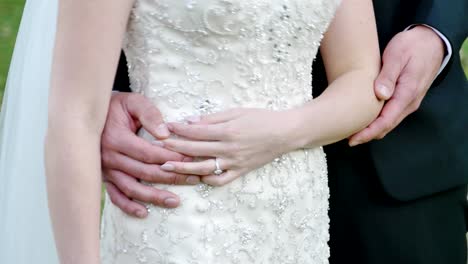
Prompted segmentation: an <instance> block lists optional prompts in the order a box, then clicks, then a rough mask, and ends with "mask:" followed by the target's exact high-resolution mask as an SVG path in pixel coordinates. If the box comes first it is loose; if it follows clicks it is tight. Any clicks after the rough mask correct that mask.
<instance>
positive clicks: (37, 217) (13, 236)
mask: <svg viewBox="0 0 468 264" xmlns="http://www.w3.org/2000/svg"><path fill="white" fill-rule="evenodd" d="M56 17H57V0H30V1H27V2H26V6H25V9H24V13H23V18H22V21H21V26H20V30H19V34H18V38H17V41H16V46H15V51H14V54H13V60H12V63H11V66H10V71H9V76H8V81H7V87H6V93H5V96H4V100H3V107H2V110H1V116H0V263H5V264H7V263H8V264H10V263H11V264H13V263H15V264H30V263H38V264H55V263H58V258H57V256H56V251H55V244H54V240H53V236H52V229H51V224H50V219H49V213H48V207H47V196H46V186H45V175H44V161H43V156H44V155H43V144H44V136H45V131H46V126H47V98H48V87H49V76H50V68H51V63H52V49H53V45H54V40H55V25H56Z"/></svg>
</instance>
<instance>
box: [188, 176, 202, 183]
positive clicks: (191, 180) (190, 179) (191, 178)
mask: <svg viewBox="0 0 468 264" xmlns="http://www.w3.org/2000/svg"><path fill="white" fill-rule="evenodd" d="M185 181H187V183H188V184H193V185H195V184H198V183H199V182H200V177H197V176H189V177H187V179H186V180H185Z"/></svg>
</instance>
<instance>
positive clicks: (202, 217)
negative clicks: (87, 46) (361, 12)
mask: <svg viewBox="0 0 468 264" xmlns="http://www.w3.org/2000/svg"><path fill="white" fill-rule="evenodd" d="M338 2H339V0H137V1H136V4H135V7H134V9H133V12H132V15H131V18H130V21H129V24H128V31H127V35H126V39H125V45H124V49H125V52H126V55H127V59H128V66H129V74H130V80H131V86H132V90H133V91H134V92H138V93H142V94H144V95H145V96H147V97H149V98H151V100H153V102H154V103H155V104H156V105H157V106H158V107H159V109H160V110H161V112H162V114H163V116H164V118H165V119H166V120H167V121H182V120H183V119H184V118H185V117H187V116H193V115H200V114H206V113H213V112H217V111H222V110H224V109H228V108H233V107H256V108H268V109H275V110H279V109H287V108H291V107H294V106H297V105H301V104H303V103H305V102H307V101H308V100H311V99H312V98H311V94H312V93H311V92H312V91H311V90H312V88H311V78H312V77H311V74H310V73H311V65H312V61H313V59H314V58H315V56H316V53H317V51H318V47H319V44H320V40H321V39H322V37H323V33H324V32H325V30H326V29H327V27H328V25H329V23H330V22H331V20H332V18H333V15H334V13H335V11H336V8H337V6H338V4H339V3H338ZM142 136H143V137H145V138H147V139H148V140H150V139H151V138H150V136H149V135H148V134H147V133H142ZM155 187H158V188H163V189H167V190H170V191H172V192H174V193H176V194H178V195H180V196H181V199H182V205H181V206H180V207H179V208H177V209H162V208H158V207H155V206H152V205H147V208H148V209H149V211H150V214H149V217H148V218H147V219H144V220H141V219H136V218H132V217H129V216H127V215H125V214H124V213H123V212H121V211H120V209H118V208H116V207H115V206H114V205H112V203H110V201H109V199H107V200H106V204H105V209H104V213H103V223H102V243H101V248H102V263H103V264H111V263H112V264H133V263H171V264H179V263H180V264H182V263H190V264H195V263H197V264H198V263H199V264H210V263H213V264H214V263H242V264H244V263H264V264H270V263H271V264H276V263H277V264H288V263H291V264H298V263H307V264H308V263H314V264H322V263H328V257H329V249H328V246H327V241H328V238H329V234H328V225H329V219H328V215H327V212H328V197H329V190H328V186H327V167H326V160H325V155H324V153H323V150H322V149H321V148H317V149H304V150H298V151H295V152H291V153H288V154H286V155H283V156H281V157H278V158H277V159H276V160H275V161H273V162H272V163H270V164H267V165H265V166H264V167H262V168H260V169H258V170H256V171H253V172H251V173H249V174H248V175H246V176H244V177H242V178H240V179H238V180H236V181H234V182H233V183H231V184H229V185H227V186H224V187H211V186H207V185H204V184H200V185H198V186H162V185H161V186H159V185H155Z"/></svg>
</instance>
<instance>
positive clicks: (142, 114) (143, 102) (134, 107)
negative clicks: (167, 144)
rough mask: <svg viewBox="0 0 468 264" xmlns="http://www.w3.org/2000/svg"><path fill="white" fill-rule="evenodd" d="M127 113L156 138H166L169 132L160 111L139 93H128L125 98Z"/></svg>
mask: <svg viewBox="0 0 468 264" xmlns="http://www.w3.org/2000/svg"><path fill="white" fill-rule="evenodd" d="M125 105H126V108H127V111H128V113H129V114H130V115H131V116H132V117H133V118H135V119H138V121H140V123H141V126H142V127H143V128H144V129H145V130H146V131H148V132H149V133H150V134H151V135H152V136H154V137H155V138H157V139H166V138H168V137H169V135H170V132H169V129H168V127H167V125H166V124H165V123H164V119H163V117H162V115H161V112H160V111H159V110H158V108H156V106H155V105H153V103H151V101H150V100H149V99H148V98H146V97H144V96H143V95H140V94H129V95H128V96H127V97H126V98H125Z"/></svg>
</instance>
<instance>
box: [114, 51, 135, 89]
mask: <svg viewBox="0 0 468 264" xmlns="http://www.w3.org/2000/svg"><path fill="white" fill-rule="evenodd" d="M113 90H114V91H120V92H131V90H130V80H129V78H128V68H127V59H126V57H125V54H124V53H123V52H122V53H121V55H120V59H119V66H118V67H117V73H116V75H115V80H114V87H113Z"/></svg>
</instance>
